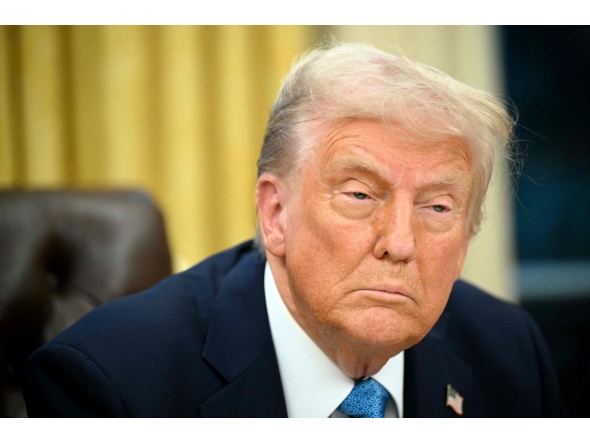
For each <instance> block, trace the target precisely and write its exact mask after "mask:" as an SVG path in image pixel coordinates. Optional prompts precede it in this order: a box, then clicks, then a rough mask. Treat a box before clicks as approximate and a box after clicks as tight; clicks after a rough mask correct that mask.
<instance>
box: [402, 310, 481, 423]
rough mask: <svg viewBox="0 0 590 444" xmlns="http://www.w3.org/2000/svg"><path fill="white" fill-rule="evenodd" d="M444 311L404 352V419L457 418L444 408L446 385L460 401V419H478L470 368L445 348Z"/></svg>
mask: <svg viewBox="0 0 590 444" xmlns="http://www.w3.org/2000/svg"><path fill="white" fill-rule="evenodd" d="M450 318H451V314H450V313H448V312H447V311H445V312H443V315H442V316H441V318H440V319H439V321H438V322H437V323H436V324H435V326H434V328H433V329H432V330H431V331H430V333H428V335H426V337H425V338H424V339H423V340H422V341H421V342H419V343H418V344H417V345H415V346H414V347H412V348H410V349H409V350H407V351H406V354H405V358H404V361H405V369H404V417H407V418H451V417H457V416H458V415H457V414H456V413H455V412H454V411H453V410H452V409H451V408H450V407H447V406H446V387H447V385H448V384H450V385H451V386H452V387H453V388H454V389H455V390H456V391H457V392H458V393H459V394H460V395H461V396H462V397H463V398H464V401H463V416H465V417H473V416H478V411H479V409H478V400H477V398H476V396H477V394H476V393H475V390H474V387H473V385H474V381H473V372H472V370H471V367H470V366H469V365H468V364H466V363H465V362H464V361H463V360H462V359H460V358H458V357H457V356H456V355H455V354H453V353H452V352H451V351H450V350H449V347H448V343H447V342H446V341H445V339H446V340H447V341H448V338H446V337H447V327H448V324H449V321H450Z"/></svg>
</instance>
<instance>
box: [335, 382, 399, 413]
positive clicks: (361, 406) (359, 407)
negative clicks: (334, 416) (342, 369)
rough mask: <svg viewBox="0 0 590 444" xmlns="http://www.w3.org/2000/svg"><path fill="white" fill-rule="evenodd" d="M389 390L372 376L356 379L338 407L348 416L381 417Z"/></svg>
mask: <svg viewBox="0 0 590 444" xmlns="http://www.w3.org/2000/svg"><path fill="white" fill-rule="evenodd" d="M388 400H389V392H388V391H387V390H386V389H385V388H384V387H383V386H382V385H381V384H379V383H378V382H377V381H375V380H374V379H373V378H368V379H365V380H362V381H356V382H355V384H354V387H353V389H352V390H351V392H350V394H349V395H348V396H347V397H346V399H345V400H344V401H342V404H340V406H339V407H338V410H340V411H341V412H342V413H344V414H345V415H348V416H349V417H350V418H383V415H384V413H385V407H386V406H387V401H388Z"/></svg>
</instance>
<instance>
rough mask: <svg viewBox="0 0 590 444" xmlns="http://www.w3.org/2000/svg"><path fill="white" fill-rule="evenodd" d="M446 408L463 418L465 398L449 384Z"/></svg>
mask: <svg viewBox="0 0 590 444" xmlns="http://www.w3.org/2000/svg"><path fill="white" fill-rule="evenodd" d="M446 407H450V408H451V409H453V411H454V412H455V413H456V414H457V415H459V416H463V396H461V395H460V394H459V392H458V391H457V390H455V389H454V388H453V387H452V386H451V384H447V403H446Z"/></svg>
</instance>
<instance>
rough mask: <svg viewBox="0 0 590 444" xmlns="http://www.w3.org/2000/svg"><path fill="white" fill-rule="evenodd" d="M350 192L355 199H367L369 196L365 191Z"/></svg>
mask: <svg viewBox="0 0 590 444" xmlns="http://www.w3.org/2000/svg"><path fill="white" fill-rule="evenodd" d="M350 194H352V197H354V198H355V199H358V200H365V199H368V198H369V196H368V195H366V194H365V193H356V192H355V193H350Z"/></svg>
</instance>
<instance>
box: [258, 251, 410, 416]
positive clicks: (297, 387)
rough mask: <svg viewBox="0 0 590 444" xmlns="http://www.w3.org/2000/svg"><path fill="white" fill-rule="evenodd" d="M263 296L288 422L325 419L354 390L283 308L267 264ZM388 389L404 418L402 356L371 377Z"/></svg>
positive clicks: (350, 380)
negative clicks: (293, 419) (296, 419)
mask: <svg viewBox="0 0 590 444" xmlns="http://www.w3.org/2000/svg"><path fill="white" fill-rule="evenodd" d="M264 293H265V297H266V308H267V311H268V319H269V322H270V329H271V333H272V340H273V343H274V347H275V351H276V355H277V361H278V364H279V372H280V374H281V381H282V384H283V392H284V395H285V402H286V405H287V413H288V415H289V417H290V418H327V417H328V416H330V415H331V414H332V412H334V410H336V408H337V407H338V406H339V405H340V404H341V403H342V401H344V399H345V398H346V397H347V396H348V394H349V393H350V391H351V390H352V388H353V386H354V381H353V380H352V379H351V378H349V377H348V376H346V375H345V374H344V373H343V372H342V370H340V368H339V367H338V366H337V365H336V364H334V363H333V362H332V361H331V360H330V359H329V358H328V357H327V356H326V355H325V354H324V352H323V351H322V350H321V349H320V348H319V347H318V346H317V345H316V344H315V342H313V340H312V339H311V338H310V337H309V336H308V335H307V333H305V331H304V330H303V329H302V328H301V327H300V326H299V324H298V323H297V321H295V319H293V317H292V316H291V313H289V310H288V309H287V307H286V306H285V303H284V302H283V299H282V298H281V296H280V294H279V291H278V289H277V286H276V284H275V280H274V277H273V275H272V270H271V269H270V266H269V265H268V262H267V264H266V268H265V270H264ZM373 379H375V380H376V381H378V382H379V383H380V384H381V385H382V386H383V387H385V388H386V389H387V391H388V392H389V394H390V395H391V396H392V397H393V399H394V400H395V402H396V404H397V408H398V413H399V416H400V417H403V382H404V353H403V352H401V353H399V354H398V355H396V356H394V357H393V358H391V359H390V360H389V361H388V362H387V363H386V364H385V365H384V366H383V368H382V369H381V370H380V371H379V372H378V373H377V374H375V375H374V376H373Z"/></svg>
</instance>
